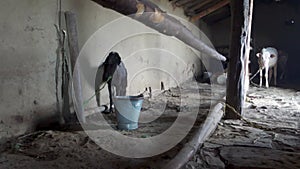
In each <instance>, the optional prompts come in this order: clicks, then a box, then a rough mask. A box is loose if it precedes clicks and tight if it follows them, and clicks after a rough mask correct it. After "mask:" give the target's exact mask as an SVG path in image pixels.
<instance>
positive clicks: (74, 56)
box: [65, 11, 86, 123]
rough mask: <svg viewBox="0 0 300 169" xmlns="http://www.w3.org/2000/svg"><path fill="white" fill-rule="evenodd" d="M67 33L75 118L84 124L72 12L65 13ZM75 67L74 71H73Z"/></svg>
mask: <svg viewBox="0 0 300 169" xmlns="http://www.w3.org/2000/svg"><path fill="white" fill-rule="evenodd" d="M65 18H66V25H67V33H68V42H69V43H68V44H69V51H70V58H71V59H70V60H71V67H72V68H71V69H72V72H73V87H74V92H75V98H76V103H74V105H75V106H76V109H75V110H76V111H77V117H78V120H79V121H80V122H83V123H85V122H86V120H85V116H84V108H83V99H82V91H81V81H80V72H79V65H76V61H77V59H78V55H79V45H78V30H77V19H76V15H75V13H73V12H69V11H68V12H65ZM75 65H76V69H75Z"/></svg>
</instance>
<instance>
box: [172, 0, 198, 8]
mask: <svg viewBox="0 0 300 169" xmlns="http://www.w3.org/2000/svg"><path fill="white" fill-rule="evenodd" d="M192 1H194V0H179V1H176V2H175V5H176V6H177V7H181V6H184V5H186V4H188V3H190V2H192Z"/></svg>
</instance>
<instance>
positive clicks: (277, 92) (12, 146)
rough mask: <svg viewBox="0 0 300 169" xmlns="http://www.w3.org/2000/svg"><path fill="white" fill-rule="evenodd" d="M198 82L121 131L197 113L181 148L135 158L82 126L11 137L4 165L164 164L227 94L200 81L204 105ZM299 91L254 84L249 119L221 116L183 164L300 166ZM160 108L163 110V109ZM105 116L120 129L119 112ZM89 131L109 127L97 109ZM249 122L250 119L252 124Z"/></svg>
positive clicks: (148, 106) (148, 104)
mask: <svg viewBox="0 0 300 169" xmlns="http://www.w3.org/2000/svg"><path fill="white" fill-rule="evenodd" d="M195 89H196V88H195V85H193V84H192V83H189V84H185V85H183V87H181V88H174V89H171V90H168V91H165V92H163V93H162V94H160V95H158V96H154V97H153V98H152V99H149V100H145V102H144V104H143V109H142V114H141V116H142V117H143V118H144V119H147V118H148V117H149V116H147V115H149V114H151V115H152V116H150V117H153V116H154V115H157V117H159V118H158V119H156V120H154V121H152V122H150V123H143V124H139V129H137V130H134V131H119V132H120V133H121V134H123V135H126V136H130V137H136V138H149V137H153V136H155V135H159V134H160V133H162V132H163V131H165V130H166V129H168V128H169V127H170V126H171V125H172V123H173V122H174V121H175V119H176V116H177V114H178V112H183V113H188V112H192V111H196V112H198V116H197V121H196V123H195V125H194V127H193V129H192V132H190V134H189V135H188V136H187V137H186V138H185V139H184V140H183V141H182V142H181V143H179V144H178V145H177V146H176V147H174V148H173V149H171V150H169V151H168V152H166V153H163V154H161V155H158V156H155V157H151V158H142V159H130V158H124V157H120V156H117V155H113V154H112V153H109V152H107V151H105V150H103V149H102V148H100V147H99V146H98V145H97V144H96V143H95V142H94V141H93V140H91V139H90V138H89V137H88V136H87V134H86V133H85V132H83V131H80V130H78V131H53V130H47V131H38V132H35V133H31V134H27V135H24V136H20V137H17V138H11V139H9V140H7V141H6V142H5V143H4V144H2V145H1V147H0V152H1V154H0V168H5V169H15V168H49V169H54V168H74V169H77V168H78V169H79V168H87V169H92V168H99V169H101V168H103V169H107V168H109V169H130V168H133V169H136V168H137V169H146V168H161V166H164V165H165V164H166V163H167V162H168V161H169V160H170V159H172V158H173V157H174V156H175V155H176V153H177V152H178V151H179V150H180V149H181V147H182V145H183V144H184V143H185V142H186V141H187V140H188V139H189V138H190V136H191V135H192V133H193V131H194V130H196V129H198V128H199V126H200V125H201V123H202V122H203V121H204V119H205V117H206V115H207V113H208V110H209V109H210V103H211V102H210V100H213V101H216V100H218V99H219V98H221V97H222V95H223V93H224V87H221V86H217V87H216V88H214V89H213V92H211V91H212V90H211V88H210V86H209V85H207V84H199V90H198V89H196V90H197V91H198V92H199V93H201V97H200V106H199V99H198V100H197V99H196V98H197V93H198V92H195ZM299 106H300V92H297V91H293V90H287V89H278V88H270V89H259V88H254V87H253V88H251V90H250V92H249V98H248V99H247V108H246V109H245V112H244V117H245V120H247V121H248V122H245V121H240V120H238V121H229V120H227V121H222V122H220V123H219V125H218V128H217V130H216V131H215V133H214V134H213V135H212V136H211V137H210V138H209V140H207V141H206V142H205V143H204V145H203V146H202V147H201V149H199V151H198V152H197V154H196V155H195V156H194V157H193V159H191V161H189V162H188V163H187V164H186V166H185V167H184V168H188V169H193V168H225V167H227V168H278V169H281V168H295V169H296V168H300V130H299V121H300V120H299V119H300V107H299ZM161 110H164V111H163V112H164V113H163V114H161V113H160V112H161ZM105 119H106V120H107V121H108V123H109V124H110V125H111V127H113V128H115V129H116V122H115V117H114V115H107V116H106V117H105ZM88 121H89V123H91V124H93V127H88V128H90V131H95V132H96V131H97V130H106V128H103V126H101V121H99V119H97V112H92V113H91V114H90V116H89V117H88ZM249 122H250V123H249Z"/></svg>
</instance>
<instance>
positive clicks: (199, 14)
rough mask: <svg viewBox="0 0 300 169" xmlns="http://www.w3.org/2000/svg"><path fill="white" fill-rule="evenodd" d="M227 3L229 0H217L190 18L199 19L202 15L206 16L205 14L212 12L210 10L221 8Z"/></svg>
mask: <svg viewBox="0 0 300 169" xmlns="http://www.w3.org/2000/svg"><path fill="white" fill-rule="evenodd" d="M229 3H230V0H222V1H220V2H218V3H217V4H215V5H214V6H212V7H210V8H208V9H206V10H204V11H202V12H200V13H198V14H197V15H195V16H193V17H192V18H191V20H192V21H196V20H199V19H201V18H203V17H204V16H206V15H208V14H210V13H212V12H214V11H216V10H218V9H220V8H222V7H224V6H225V5H227V4H229Z"/></svg>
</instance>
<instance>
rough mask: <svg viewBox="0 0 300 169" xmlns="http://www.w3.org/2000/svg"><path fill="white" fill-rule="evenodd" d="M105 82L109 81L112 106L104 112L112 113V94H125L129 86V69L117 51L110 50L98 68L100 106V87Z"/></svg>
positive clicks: (97, 92)
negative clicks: (100, 75)
mask: <svg viewBox="0 0 300 169" xmlns="http://www.w3.org/2000/svg"><path fill="white" fill-rule="evenodd" d="M101 69H103V75H102V79H101V77H99V76H98V75H99V74H102V73H100V72H101ZM99 70H100V72H99ZM105 82H107V84H108V93H109V101H110V107H109V110H108V111H107V110H105V111H104V112H105V113H110V112H112V105H113V100H112V95H113V94H115V95H116V96H125V95H126V87H127V70H126V68H125V65H124V63H123V62H122V61H121V57H120V55H119V54H118V53H117V52H110V53H109V55H108V56H107V57H106V59H105V61H104V63H103V64H102V65H100V66H99V68H98V72H97V76H96V82H95V87H96V89H95V92H96V101H97V104H98V106H100V103H99V102H100V101H99V99H100V96H99V93H100V91H99V90H100V89H99V87H100V85H101V84H103V83H105ZM113 87H115V89H116V93H113V91H114V90H113Z"/></svg>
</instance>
